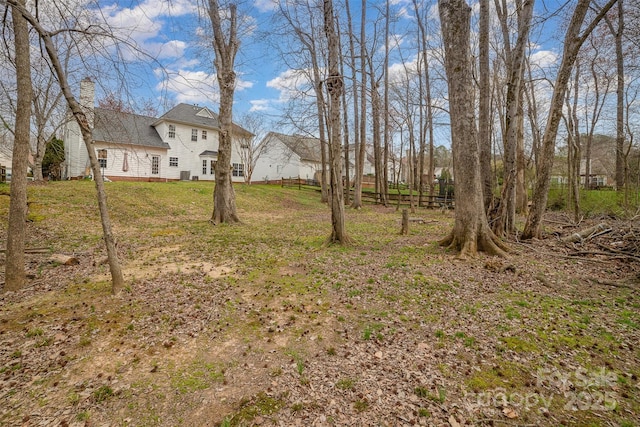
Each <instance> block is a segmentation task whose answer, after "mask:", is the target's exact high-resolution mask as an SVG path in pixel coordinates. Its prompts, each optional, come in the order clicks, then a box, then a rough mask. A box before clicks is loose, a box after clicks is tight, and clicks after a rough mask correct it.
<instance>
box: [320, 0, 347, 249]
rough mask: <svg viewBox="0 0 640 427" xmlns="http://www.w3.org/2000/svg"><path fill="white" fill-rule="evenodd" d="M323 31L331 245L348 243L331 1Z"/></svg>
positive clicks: (326, 2) (340, 86) (326, 7)
mask: <svg viewBox="0 0 640 427" xmlns="http://www.w3.org/2000/svg"><path fill="white" fill-rule="evenodd" d="M324 31H325V34H326V36H327V42H328V44H329V58H328V60H329V76H328V78H327V83H326V84H327V91H328V92H329V97H330V99H329V125H330V135H329V141H330V143H329V175H330V177H331V179H330V188H331V191H330V193H331V225H332V230H331V236H330V237H329V242H330V243H340V244H345V243H347V242H348V240H349V239H348V237H347V232H346V227H345V218H344V190H343V188H342V135H341V127H342V125H341V123H340V112H341V107H340V101H341V99H342V91H343V90H344V81H343V78H342V74H341V73H340V68H339V59H340V58H339V53H338V44H339V42H338V36H337V34H336V30H335V22H334V16H333V2H332V0H324Z"/></svg>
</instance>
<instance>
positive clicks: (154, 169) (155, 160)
mask: <svg viewBox="0 0 640 427" xmlns="http://www.w3.org/2000/svg"><path fill="white" fill-rule="evenodd" d="M159 173H160V156H152V157H151V175H158V174H159Z"/></svg>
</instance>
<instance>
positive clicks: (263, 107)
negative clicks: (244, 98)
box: [249, 99, 271, 112]
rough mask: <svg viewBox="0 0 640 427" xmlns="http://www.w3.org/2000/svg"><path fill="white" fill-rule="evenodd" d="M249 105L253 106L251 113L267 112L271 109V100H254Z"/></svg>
mask: <svg viewBox="0 0 640 427" xmlns="http://www.w3.org/2000/svg"><path fill="white" fill-rule="evenodd" d="M249 103H250V104H251V108H250V109H249V112H253V111H267V110H269V109H270V108H271V100H269V99H253V100H251V101H249Z"/></svg>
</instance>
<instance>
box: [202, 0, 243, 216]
mask: <svg viewBox="0 0 640 427" xmlns="http://www.w3.org/2000/svg"><path fill="white" fill-rule="evenodd" d="M229 13H230V17H229V27H228V31H229V34H228V35H226V36H225V34H224V31H223V25H222V22H221V20H220V7H219V5H218V1H217V0H209V19H210V20H211V26H212V28H213V49H214V52H215V59H214V65H215V67H216V75H217V78H218V86H219V88H220V111H219V113H218V120H219V121H220V135H219V142H218V160H217V163H216V186H215V188H214V190H213V213H212V214H211V223H213V224H220V223H237V222H240V219H239V218H238V213H237V209H236V195H235V192H234V191H233V182H232V169H231V148H232V145H233V121H232V120H233V113H232V111H233V93H234V90H235V84H236V73H235V71H234V69H233V67H234V61H235V56H236V53H237V52H238V45H239V43H238V39H237V8H236V5H235V4H230V5H229Z"/></svg>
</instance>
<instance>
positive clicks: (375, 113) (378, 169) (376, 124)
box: [369, 58, 386, 206]
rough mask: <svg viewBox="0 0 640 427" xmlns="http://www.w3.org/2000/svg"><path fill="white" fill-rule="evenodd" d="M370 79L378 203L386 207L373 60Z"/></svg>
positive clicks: (378, 108)
mask: <svg viewBox="0 0 640 427" xmlns="http://www.w3.org/2000/svg"><path fill="white" fill-rule="evenodd" d="M369 72H370V74H369V78H370V79H371V80H370V81H371V134H372V135H371V136H372V140H373V141H372V142H373V169H374V175H375V192H376V201H377V202H379V203H382V204H384V205H385V206H386V201H385V199H384V195H383V194H382V192H383V188H382V167H381V165H382V159H381V154H382V151H381V147H380V142H381V141H380V114H381V112H380V93H379V92H378V89H379V84H378V82H377V81H376V78H375V75H374V68H373V60H371V58H370V59H369Z"/></svg>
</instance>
